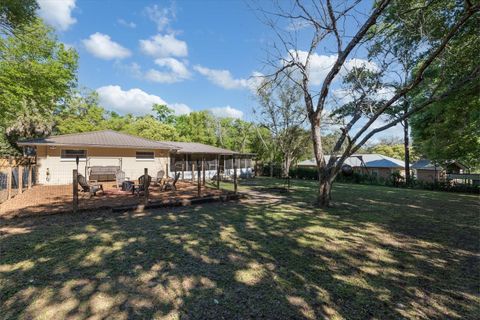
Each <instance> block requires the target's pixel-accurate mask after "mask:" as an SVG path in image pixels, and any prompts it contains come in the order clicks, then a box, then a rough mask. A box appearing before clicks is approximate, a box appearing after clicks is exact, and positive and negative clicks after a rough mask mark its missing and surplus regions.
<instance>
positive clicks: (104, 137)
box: [18, 130, 177, 150]
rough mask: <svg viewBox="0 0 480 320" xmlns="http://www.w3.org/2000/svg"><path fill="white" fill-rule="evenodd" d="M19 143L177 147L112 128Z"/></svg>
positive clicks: (149, 147)
mask: <svg viewBox="0 0 480 320" xmlns="http://www.w3.org/2000/svg"><path fill="white" fill-rule="evenodd" d="M18 145H20V146H34V145H51V146H81V147H104V148H136V149H165V150H175V149H177V148H176V147H175V146H172V145H170V144H167V143H163V142H159V141H154V140H149V139H145V138H140V137H136V136H132V135H129V134H125V133H120V132H116V131H112V130H103V131H92V132H83V133H72V134H65V135H59V136H50V137H47V138H38V139H29V140H22V141H19V142H18Z"/></svg>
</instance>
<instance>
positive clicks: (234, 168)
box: [232, 155, 238, 194]
mask: <svg viewBox="0 0 480 320" xmlns="http://www.w3.org/2000/svg"><path fill="white" fill-rule="evenodd" d="M232 160H233V192H234V193H235V194H237V189H238V184H237V159H235V155H233V156H232Z"/></svg>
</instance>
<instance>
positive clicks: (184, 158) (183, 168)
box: [182, 154, 187, 180]
mask: <svg viewBox="0 0 480 320" xmlns="http://www.w3.org/2000/svg"><path fill="white" fill-rule="evenodd" d="M186 164H187V155H186V154H185V155H183V163H182V180H184V179H185V165H186Z"/></svg>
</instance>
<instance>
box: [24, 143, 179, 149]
mask: <svg viewBox="0 0 480 320" xmlns="http://www.w3.org/2000/svg"><path fill="white" fill-rule="evenodd" d="M17 145H19V146H47V147H48V146H53V147H57V146H59V147H94V148H111V149H125V148H126V149H160V150H169V151H170V150H178V149H175V148H174V147H171V146H168V147H153V146H152V147H150V146H149V147H147V146H138V145H136V146H131V145H122V146H112V145H103V144H72V143H49V142H44V143H42V142H17Z"/></svg>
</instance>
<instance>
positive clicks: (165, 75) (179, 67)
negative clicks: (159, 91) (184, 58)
mask: <svg viewBox="0 0 480 320" xmlns="http://www.w3.org/2000/svg"><path fill="white" fill-rule="evenodd" d="M155 64H156V65H158V66H160V67H162V68H163V69H164V70H165V71H158V70H155V69H150V70H149V71H147V73H146V74H145V78H146V79H147V80H150V81H154V82H160V83H175V82H180V81H183V80H185V79H188V78H190V71H188V69H187V67H186V66H185V64H184V63H183V62H181V61H178V60H177V59H175V58H161V59H156V60H155Z"/></svg>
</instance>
